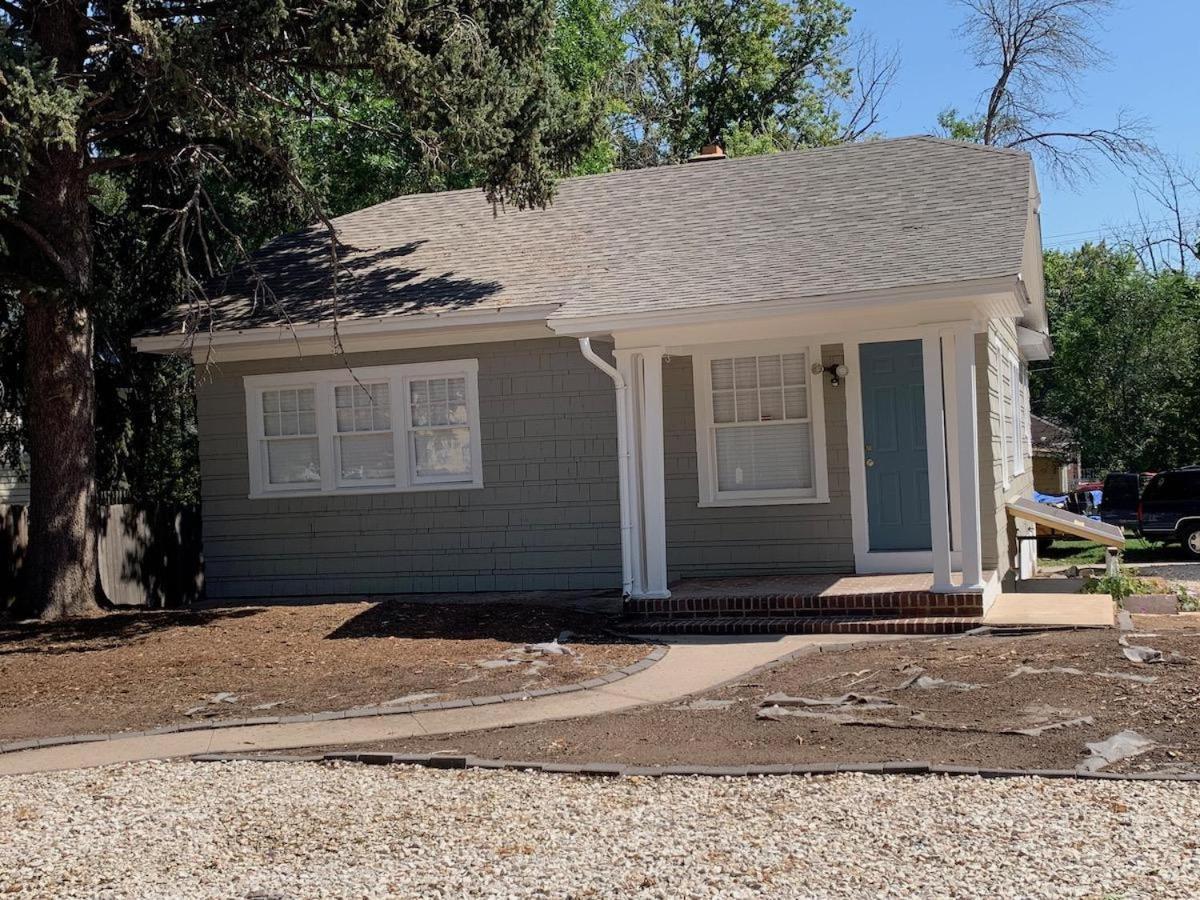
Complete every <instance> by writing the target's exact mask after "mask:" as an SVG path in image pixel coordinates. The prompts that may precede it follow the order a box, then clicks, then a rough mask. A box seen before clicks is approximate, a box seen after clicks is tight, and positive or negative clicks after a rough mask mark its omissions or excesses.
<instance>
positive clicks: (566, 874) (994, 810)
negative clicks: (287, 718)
mask: <svg viewBox="0 0 1200 900" xmlns="http://www.w3.org/2000/svg"><path fill="white" fill-rule="evenodd" d="M1198 818H1200V787H1198V786H1197V785H1195V784H1185V783H1173V784H1170V783H1143V782H1113V781H1103V780H1100V781H1061V780H1053V781H1051V780H1040V779H1032V778H1029V779H1025V778H1021V779H988V780H984V779H974V778H945V777H905V776H888V775H876V776H867V775H837V776H832V777H825V778H806V777H798V776H782V777H768V778H740V779H720V778H672V777H668V778H660V779H649V778H636V777H632V778H602V779H601V778H582V777H578V776H570V775H561V776H559V775H545V774H530V773H523V772H514V771H487V770H467V771H463V770H457V771H449V770H430V769H424V768H410V767H407V766H382V767H379V766H363V765H354V764H325V765H317V764H313V763H300V764H291V763H277V764H271V765H264V764H262V763H254V762H239V763H225V764H212V763H209V764H196V763H139V764H134V765H129V766H123V767H113V768H107V769H94V770H87V771H76V772H67V773H54V774H43V775H29V776H14V777H11V778H7V779H0V830H2V832H3V833H4V835H5V840H4V841H3V842H2V843H0V893H4V894H5V895H6V896H13V897H25V896H28V897H32V896H56V897H84V896H86V897H92V896H104V897H112V898H118V897H161V898H165V897H179V896H187V897H193V898H195V897H239V896H240V897H248V896H258V897H266V896H271V897H276V896H280V897H283V896H304V897H345V896H354V897H375V896H399V897H501V896H503V897H512V896H599V897H617V896H619V897H679V896H688V897H714V896H721V897H755V896H765V895H769V896H782V897H944V896H955V897H988V898H992V897H1063V896H1070V897H1122V898H1134V897H1149V896H1154V897H1168V898H1170V897H1180V898H1183V897H1194V896H1197V895H1198V894H1200V849H1198V848H1200V841H1198V840H1197V838H1196V836H1195V829H1194V823H1195V822H1196V820H1197V819H1198Z"/></svg>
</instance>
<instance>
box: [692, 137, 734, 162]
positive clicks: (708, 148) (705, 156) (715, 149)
mask: <svg viewBox="0 0 1200 900" xmlns="http://www.w3.org/2000/svg"><path fill="white" fill-rule="evenodd" d="M725 158H726V157H725V149H724V148H723V147H722V146H721V143H720V138H718V139H717V140H715V141H713V142H712V143H710V144H705V145H704V146H703V147H701V148H700V152H699V153H697V154H696V155H695V156H689V157H688V162H690V163H698V162H708V161H709V160H713V159H725Z"/></svg>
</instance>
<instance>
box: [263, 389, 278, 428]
mask: <svg viewBox="0 0 1200 900" xmlns="http://www.w3.org/2000/svg"><path fill="white" fill-rule="evenodd" d="M276 402H278V398H276ZM263 434H265V435H266V436H267V437H274V436H275V435H277V434H279V413H277V412H276V413H269V412H264V413H263Z"/></svg>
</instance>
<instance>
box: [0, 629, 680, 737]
mask: <svg viewBox="0 0 1200 900" xmlns="http://www.w3.org/2000/svg"><path fill="white" fill-rule="evenodd" d="M621 637H623V638H625V637H628V635H621ZM641 640H642V642H643V643H645V644H648V645H651V646H652V647H653V649H652V650H651V651H650V652H649V653H647V654H646V655H645V656H643V657H642V658H641V659H639V660H637V661H636V662H633V663H630V664H629V665H627V666H622V667H621V668H620V669H615V670H614V671H612V672H608V673H606V674H605V675H603V676H600V677H599V678H589V679H588V680H586V681H576V682H573V683H571V684H560V685H557V686H555V687H551V688H538V689H536V690H532V691H512V692H509V693H506V694H490V695H487V696H484V697H468V698H465V699H461V700H440V701H438V702H436V703H409V704H405V705H403V706H356V707H354V708H352V709H339V710H328V711H324V712H315V713H298V714H296V715H290V716H258V717H257V718H252V719H219V720H216V721H212V722H181V723H179V724H176V725H159V726H156V727H154V728H148V729H146V730H144V731H116V732H112V733H109V734H72V735H64V736H61V737H44V738H23V739H21V740H19V741H8V742H6V743H0V754H3V753H19V752H21V751H22V750H36V749H40V748H42V747H61V746H66V745H68V744H89V743H96V742H98V741H115V740H124V739H125V738H143V737H156V736H157V735H161V734H180V733H182V732H185V731H220V730H224V729H228V728H246V727H252V726H258V725H301V724H305V723H310V722H332V721H336V720H339V719H367V718H376V717H380V716H404V715H411V714H413V713H424V712H435V711H437V710H443V709H463V708H465V707H468V706H489V705H492V704H495V703H521V702H523V701H525V700H532V699H534V698H536V697H547V696H550V695H552V694H573V693H576V692H578V691H586V690H592V689H594V688H598V687H607V686H608V685H610V684H613V683H615V682H618V681H621V680H623V679H625V678H628V677H629V676H630V675H636V674H637V673H638V672H644V671H645V670H646V669H648V668H650V666H652V665H654V664H655V663H656V662H658V661H660V660H661V659H662V658H663V657H665V656H666V655H667V647H666V645H665V644H664V643H663V642H662V641H660V640H658V639H655V638H650V637H643V638H641Z"/></svg>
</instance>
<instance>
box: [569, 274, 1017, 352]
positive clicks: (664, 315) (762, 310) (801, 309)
mask: <svg viewBox="0 0 1200 900" xmlns="http://www.w3.org/2000/svg"><path fill="white" fill-rule="evenodd" d="M1022 290H1023V287H1022V285H1021V282H1020V278H1019V276H1017V275H1011V276H1001V277H997V278H979V279H973V280H970V281H958V282H950V283H942V284H929V285H919V286H915V287H903V288H890V289H881V290H875V291H856V292H848V293H842V294H822V295H819V296H814V297H798V298H796V299H794V300H761V301H754V300H747V301H744V302H739V303H723V304H719V305H711V306H703V307H686V308H683V309H672V310H664V311H658V310H651V311H647V312H641V313H619V314H606V315H602V316H571V315H551V316H550V317H549V318H548V320H547V324H548V325H549V326H550V328H551V329H552V330H553V331H554V332H555V333H556V334H560V335H564V336H570V337H585V336H588V335H597V334H613V333H615V332H619V331H629V330H633V329H644V328H657V327H672V326H679V325H691V324H697V325H700V324H708V323H721V322H728V321H731V320H733V321H745V320H746V319H748V318H768V317H772V316H779V315H784V314H788V313H792V314H799V313H819V312H830V311H838V312H842V311H846V310H850V309H855V310H867V309H870V308H872V307H880V306H890V307H897V308H902V307H903V305H904V304H905V303H912V302H919V301H923V300H925V301H927V300H948V299H961V300H965V301H975V302H984V301H986V302H988V303H989V304H999V307H1000V308H995V309H994V312H993V313H992V314H995V315H1010V316H1014V317H1016V316H1020V315H1021V314H1022V313H1023V312H1024V310H1025V304H1024V302H1023V301H1022V299H1021V294H1020V292H1021V291H1022ZM1001 308H1002V309H1001Z"/></svg>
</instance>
